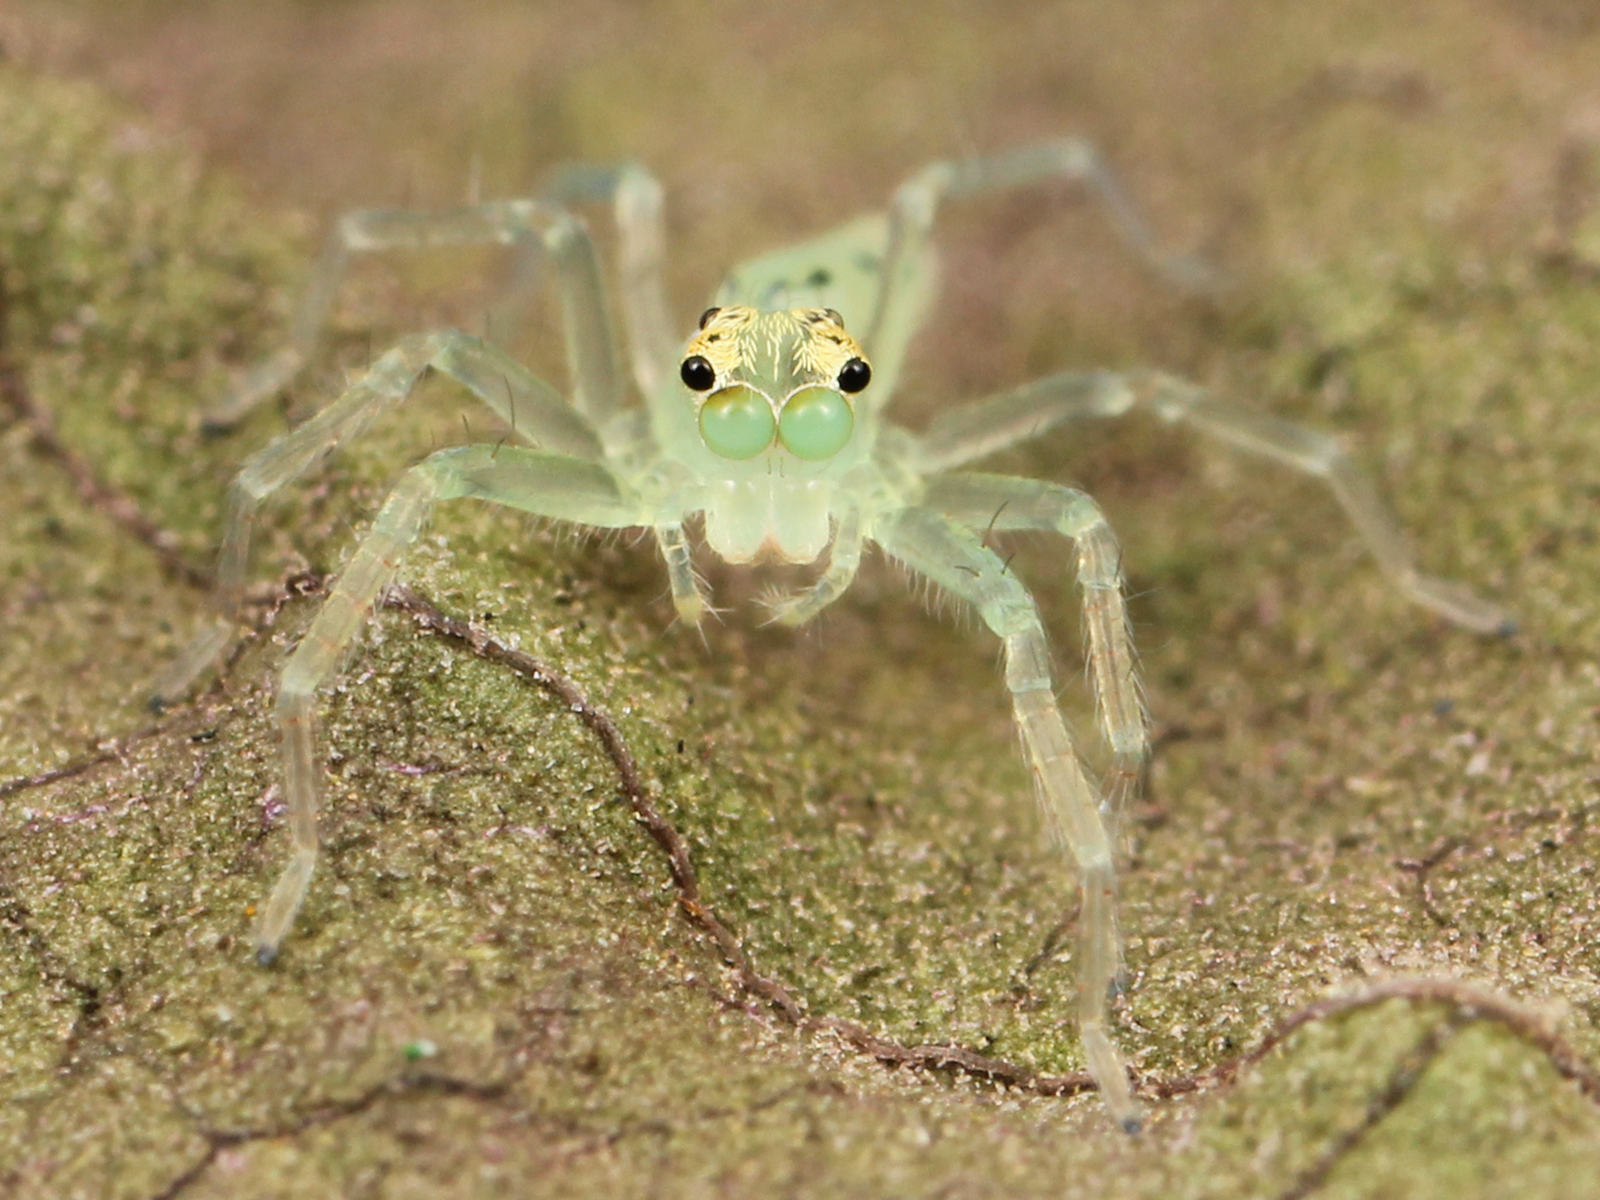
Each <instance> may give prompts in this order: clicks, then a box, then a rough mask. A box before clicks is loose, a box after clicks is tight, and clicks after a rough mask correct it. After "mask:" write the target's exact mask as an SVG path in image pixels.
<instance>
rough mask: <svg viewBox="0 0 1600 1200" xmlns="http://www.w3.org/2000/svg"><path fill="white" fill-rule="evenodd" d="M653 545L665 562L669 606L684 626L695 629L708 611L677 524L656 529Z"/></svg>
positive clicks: (703, 588)
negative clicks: (657, 547) (658, 547)
mask: <svg viewBox="0 0 1600 1200" xmlns="http://www.w3.org/2000/svg"><path fill="white" fill-rule="evenodd" d="M655 533H656V543H657V544H658V545H659V546H660V547H661V556H662V557H663V558H665V559H666V560H667V580H668V582H669V583H670V584H671V586H672V606H673V607H674V608H676V609H677V610H678V619H679V620H680V621H682V622H683V623H684V624H685V625H690V626H698V625H699V624H700V621H701V618H703V617H704V616H705V615H706V613H707V612H708V611H709V609H710V605H709V604H708V603H707V602H706V593H705V587H704V586H703V585H702V584H701V582H700V577H699V576H698V575H696V574H695V570H694V560H693V558H692V556H691V554H690V551H689V539H688V536H687V535H686V534H685V533H684V529H683V526H682V525H681V524H680V523H678V522H672V523H670V524H660V525H657V526H656V529H655Z"/></svg>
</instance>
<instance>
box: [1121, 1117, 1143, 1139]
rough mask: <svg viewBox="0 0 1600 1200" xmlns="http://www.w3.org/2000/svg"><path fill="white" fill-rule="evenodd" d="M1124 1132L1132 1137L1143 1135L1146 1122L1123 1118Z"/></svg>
mask: <svg viewBox="0 0 1600 1200" xmlns="http://www.w3.org/2000/svg"><path fill="white" fill-rule="evenodd" d="M1122 1132H1123V1133H1126V1134H1128V1135H1130V1136H1132V1135H1133V1134H1136V1133H1143V1132H1144V1122H1143V1121H1141V1120H1140V1119H1139V1118H1138V1117H1123V1118H1122Z"/></svg>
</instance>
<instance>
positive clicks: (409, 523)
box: [256, 446, 644, 963]
mask: <svg viewBox="0 0 1600 1200" xmlns="http://www.w3.org/2000/svg"><path fill="white" fill-rule="evenodd" d="M460 497H476V498H479V499H482V500H488V501H490V502H491V503H495V504H504V505H507V506H509V507H512V508H519V509H523V510H525V511H528V512H532V513H536V514H538V515H539V516H543V517H552V518H555V519H557V520H564V521H575V522H578V523H580V524H583V525H590V526H599V527H601V528H612V529H615V528H623V527H626V526H629V525H638V524H642V523H643V522H644V516H643V511H642V508H641V505H640V503H639V501H638V499H637V498H636V497H634V496H632V495H631V494H629V492H628V491H627V490H626V489H625V488H624V487H623V486H622V485H621V484H619V483H618V482H617V480H616V479H615V478H614V477H613V476H612V474H611V472H610V471H608V470H607V469H606V468H605V467H603V466H601V465H599V464H598V463H594V462H586V461H582V460H579V459H574V458H568V457H566V456H564V455H559V454H544V453H540V452H538V451H534V450H527V449H523V448H522V447H520V446H501V447H495V446H460V447H455V448H452V449H449V450H441V451H439V452H438V453H436V454H434V455H432V456H430V457H429V458H427V459H425V460H424V461H423V462H422V463H420V464H419V465H418V466H416V467H413V468H412V469H411V470H410V471H408V472H407V473H406V474H405V475H404V476H403V477H402V479H401V481H400V483H399V484H398V485H397V486H396V487H395V489H394V490H393V491H392V492H391V493H390V494H389V497H388V499H387V500H385V501H384V504H383V507H382V509H380V510H379V512H378V516H377V518H376V519H375V520H374V521H373V523H372V528H371V530H370V531H369V532H368V533H367V535H366V537H365V538H364V539H362V542H361V544H360V546H359V547H358V548H357V549H356V552H355V554H354V555H352V556H351V558H350V561H349V562H348V563H347V564H346V565H345V567H344V569H343V570H342V571H340V572H339V577H338V579H337V580H335V582H334V584H333V587H332V589H331V590H330V591H329V593H328V598H327V599H326V600H325V601H323V604H322V607H321V608H320V609H318V610H317V615H316V617H315V618H314V619H313V620H312V622H311V626H310V628H308V629H307V630H306V632H305V635H304V636H303V637H302V638H301V639H300V644H299V646H298V647H296V649H295V651H294V653H293V654H292V655H291V656H290V658H289V661H288V664H287V665H286V666H285V667H284V670H283V677H282V679H281V680H280V681H279V684H278V699H277V708H276V712H277V720H278V727H279V730H280V732H281V734H282V737H283V789H284V802H285V804H286V805H287V807H288V814H289V833H290V840H291V845H292V849H291V851H290V857H289V865H288V866H287V867H286V868H284V872H283V874H282V876H280V877H279V879H278V883H277V885H276V886H275V887H274V888H273V890H272V895H271V897H270V898H269V899H268V900H267V904H266V907H265V908H264V909H263V911H262V915H261V924H260V928H259V930H258V934H257V941H256V956H257V958H258V959H260V961H262V962H264V963H265V962H271V961H272V959H273V958H274V956H276V954H277V952H278V946H279V944H280V943H281V942H282V941H283V938H284V935H285V934H286V933H287V932H288V930H289V926H290V925H291V924H292V923H293V921H294V916H295V913H296V912H297V911H298V910H299V908H300V903H301V901H302V900H303V899H304V898H305V894H306V886H307V885H308V884H309V883H310V881H311V874H312V871H313V870H314V869H315V867H316V861H317V846H318V835H317V811H318V807H319V805H318V795H319V793H320V783H321V774H322V773H321V770H320V768H319V766H318V763H317V756H316V736H315V734H316V730H315V706H316V694H317V691H318V689H319V688H321V687H322V686H323V685H324V684H326V683H327V682H328V679H329V678H330V676H332V675H333V673H334V671H335V670H337V669H338V666H339V664H340V662H341V661H342V660H343V658H344V656H345V654H346V653H347V652H348V651H349V650H350V648H351V647H352V646H353V645H354V644H355V642H356V639H357V638H358V637H359V636H360V633H361V629H362V627H363V626H364V625H365V624H366V621H367V618H368V617H369V616H370V615H371V612H372V607H373V605H374V604H376V603H377V601H378V598H379V596H380V595H381V594H382V592H383V590H384V588H386V587H387V586H388V585H389V583H390V582H391V581H392V580H393V579H394V575H395V572H396V570H397V569H398V568H399V566H400V560H401V559H402V558H403V557H404V555H405V553H406V551H407V550H408V549H409V548H410V546H411V544H412V543H413V542H415V541H416V539H417V537H418V535H419V534H420V533H421V532H422V530H423V527H424V526H425V525H426V523H427V520H428V516H429V514H430V513H431V512H432V510H433V506H434V504H436V503H437V502H438V501H440V500H451V499H456V498H460Z"/></svg>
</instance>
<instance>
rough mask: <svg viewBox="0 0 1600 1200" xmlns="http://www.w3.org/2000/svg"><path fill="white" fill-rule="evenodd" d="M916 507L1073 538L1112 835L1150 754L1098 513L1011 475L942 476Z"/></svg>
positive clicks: (1064, 490) (1115, 551)
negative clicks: (1107, 758)
mask: <svg viewBox="0 0 1600 1200" xmlns="http://www.w3.org/2000/svg"><path fill="white" fill-rule="evenodd" d="M922 502H923V504H925V505H926V506H927V507H929V508H932V509H936V510H937V511H939V512H941V513H943V514H944V515H945V516H947V517H951V518H953V519H954V520H956V521H959V522H960V523H961V524H962V525H964V526H966V527H967V528H968V529H970V530H973V531H974V532H976V533H978V534H979V535H980V536H985V535H987V534H988V533H990V532H996V533H1003V532H1005V531H1007V530H1038V531H1042V532H1048V533H1058V534H1061V535H1062V536H1063V537H1067V538H1071V539H1072V541H1073V543H1074V545H1075V546H1076V549H1077V560H1078V562H1077V575H1078V586H1079V588H1081V589H1082V591H1083V613H1084V627H1085V631H1086V633H1087V635H1088V641H1089V646H1088V653H1089V680H1090V685H1091V686H1092V688H1093V689H1094V698H1095V710H1096V712H1097V713H1098V714H1099V719H1100V731H1101V733H1102V735H1103V736H1104V737H1105V740H1106V744H1107V745H1108V746H1109V747H1110V748H1111V777H1110V779H1109V780H1108V783H1107V787H1106V789H1105V792H1106V794H1105V797H1104V800H1103V802H1102V808H1101V812H1102V814H1103V815H1104V816H1105V818H1106V820H1107V821H1108V822H1109V823H1110V824H1111V825H1112V833H1113V837H1114V836H1115V833H1116V824H1117V823H1118V821H1119V820H1120V819H1121V817H1122V814H1123V813H1124V812H1125V811H1126V808H1127V803H1128V801H1130V800H1131V799H1132V798H1133V796H1134V793H1135V792H1136V791H1137V790H1138V786H1139V776H1140V773H1141V772H1142V771H1143V769H1144V763H1145V758H1146V757H1147V756H1148V755H1149V753H1150V731H1149V721H1148V718H1147V716H1146V714H1145V710H1144V701H1143V698H1142V696H1141V695H1140V691H1139V675H1138V670H1137V668H1136V667H1135V664H1134V656H1133V639H1132V637H1131V636H1130V635H1129V633H1128V614H1127V606H1126V605H1125V604H1124V602H1123V597H1122V556H1121V552H1120V550H1119V548H1118V546H1117V539H1116V535H1115V534H1113V533H1112V532H1111V526H1110V524H1109V523H1108V522H1107V521H1106V518H1105V514H1103V513H1102V512H1101V511H1100V506H1099V505H1098V504H1096V503H1095V502H1094V500H1093V499H1091V498H1090V497H1089V496H1087V495H1085V494H1084V493H1083V492H1080V491H1078V490H1076V489H1074V488H1069V487H1063V486H1061V485H1060V484H1055V483H1045V482H1043V481H1041V480H1037V479H1019V478H1017V477H1015V476H1011V475H980V474H972V473H962V474H953V475H942V476H939V477H938V478H936V479H934V480H932V481H931V482H930V483H929V485H928V491H927V494H926V495H925V496H924V497H923V501H922Z"/></svg>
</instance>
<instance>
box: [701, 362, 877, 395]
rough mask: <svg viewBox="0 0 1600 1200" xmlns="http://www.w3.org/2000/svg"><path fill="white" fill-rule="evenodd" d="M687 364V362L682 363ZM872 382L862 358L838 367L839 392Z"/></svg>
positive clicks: (852, 389) (870, 371)
mask: <svg viewBox="0 0 1600 1200" xmlns="http://www.w3.org/2000/svg"><path fill="white" fill-rule="evenodd" d="M684 365H685V366H687V365H688V364H687V363H686V364H684ZM871 382H872V368H871V367H870V366H868V365H867V360H866V359H864V358H852V359H851V360H850V361H849V362H847V363H845V365H844V366H842V367H840V368H839V390H840V391H841V392H859V391H860V390H861V389H862V388H864V387H866V386H867V384H869V383H871Z"/></svg>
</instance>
